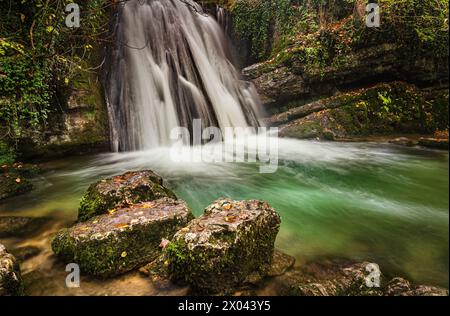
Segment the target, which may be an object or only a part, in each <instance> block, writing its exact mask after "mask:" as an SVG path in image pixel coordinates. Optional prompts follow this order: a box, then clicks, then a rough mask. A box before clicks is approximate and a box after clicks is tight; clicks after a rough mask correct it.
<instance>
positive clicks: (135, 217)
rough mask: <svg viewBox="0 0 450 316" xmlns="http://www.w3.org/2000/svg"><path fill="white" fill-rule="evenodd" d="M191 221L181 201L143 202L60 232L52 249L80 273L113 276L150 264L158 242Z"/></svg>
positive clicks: (154, 255) (155, 255)
mask: <svg viewBox="0 0 450 316" xmlns="http://www.w3.org/2000/svg"><path fill="white" fill-rule="evenodd" d="M192 218H193V215H192V213H191V211H190V210H189V209H188V207H187V205H186V204H185V203H184V202H183V201H175V200H173V199H169V198H163V199H159V200H155V201H152V202H144V203H140V204H136V205H132V206H130V207H128V208H123V209H118V210H117V211H111V212H110V214H106V215H101V216H97V217H94V218H92V219H90V220H88V221H86V222H83V223H79V224H77V225H75V226H73V227H71V228H68V229H65V230H62V231H61V232H59V233H58V235H57V236H56V237H55V239H54V240H53V242H52V249H53V252H54V253H55V254H56V255H57V256H59V257H60V258H62V259H63V260H64V261H65V262H74V263H78V264H79V265H80V268H81V271H82V273H87V274H91V275H96V276H100V277H109V276H114V275H117V274H121V273H124V272H127V271H130V270H132V269H134V268H137V267H139V266H142V265H144V264H146V263H148V262H150V261H152V260H154V259H155V258H156V257H157V256H158V255H160V253H161V249H160V243H161V240H162V239H164V238H167V239H170V238H172V237H173V235H174V234H175V233H176V232H177V231H178V230H180V229H181V228H183V227H184V226H186V224H187V223H188V222H189V221H190V220H191V219H192Z"/></svg>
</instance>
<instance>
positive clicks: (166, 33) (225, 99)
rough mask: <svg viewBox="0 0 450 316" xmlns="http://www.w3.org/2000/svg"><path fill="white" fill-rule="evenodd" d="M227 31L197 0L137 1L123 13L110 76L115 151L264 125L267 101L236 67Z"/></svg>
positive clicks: (125, 6)
mask: <svg viewBox="0 0 450 316" xmlns="http://www.w3.org/2000/svg"><path fill="white" fill-rule="evenodd" d="M230 59H231V57H230V53H229V47H228V43H227V39H226V36H225V34H224V32H223V30H222V28H221V27H220V25H219V24H218V23H217V22H216V21H215V20H214V19H213V18H212V17H210V16H208V15H206V14H204V13H203V11H202V8H201V6H199V5H198V4H197V3H195V2H194V1H191V0H183V1H182V0H146V1H142V0H141V1H138V0H131V1H127V2H126V3H124V4H123V5H122V6H121V8H120V10H119V17H118V21H117V23H116V45H115V47H114V48H113V49H112V52H111V58H110V60H109V64H108V66H107V71H106V81H105V87H106V99H107V103H108V107H109V114H110V123H111V124H110V125H111V139H112V143H113V149H114V150H115V151H117V150H125V151H130V150H143V149H151V148H155V147H159V146H167V145H170V144H172V143H173V141H172V140H171V139H170V132H171V131H172V129H174V128H176V127H178V126H183V127H188V128H190V129H192V121H193V119H202V122H203V127H210V126H217V127H219V128H221V129H223V128H225V127H247V126H256V125H258V124H259V123H258V120H257V115H256V113H257V109H258V108H259V99H258V95H257V93H256V90H255V89H254V87H253V86H252V85H251V84H249V83H247V82H244V81H242V80H241V79H240V77H239V74H238V72H237V71H236V69H235V68H234V66H233V64H232V63H231V61H230Z"/></svg>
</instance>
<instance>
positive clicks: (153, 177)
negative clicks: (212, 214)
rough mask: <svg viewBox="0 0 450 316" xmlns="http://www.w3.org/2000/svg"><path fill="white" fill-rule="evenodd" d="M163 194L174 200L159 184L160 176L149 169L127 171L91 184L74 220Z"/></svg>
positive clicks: (156, 197) (161, 183) (172, 194)
mask: <svg viewBox="0 0 450 316" xmlns="http://www.w3.org/2000/svg"><path fill="white" fill-rule="evenodd" d="M163 197H169V198H173V199H176V196H175V194H174V193H173V192H172V191H170V190H169V189H167V188H165V187H164V186H163V180H162V178H161V177H160V176H158V175H157V174H155V173H154V172H152V171H150V170H146V171H138V172H127V173H125V174H123V175H119V176H114V177H111V178H108V179H105V180H101V181H98V182H97V183H95V184H93V185H91V186H90V187H89V189H88V190H87V192H86V193H85V195H84V196H83V198H82V200H81V203H80V208H79V211H78V220H79V221H85V220H88V219H90V218H92V217H93V216H95V215H101V214H105V213H107V212H108V211H109V210H111V209H115V208H121V207H126V206H127V205H131V204H136V203H140V202H145V201H152V200H156V199H160V198H163Z"/></svg>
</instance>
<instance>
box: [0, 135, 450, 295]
mask: <svg viewBox="0 0 450 316" xmlns="http://www.w3.org/2000/svg"><path fill="white" fill-rule="evenodd" d="M279 155H280V166H279V168H278V171H277V172H276V173H274V174H261V173H259V166H258V164H257V163H248V164H247V163H240V164H237V163H219V164H208V163H175V162H173V161H171V159H170V150H169V149H164V148H160V149H155V150H152V151H146V152H134V153H122V154H103V155H97V156H90V157H82V158H71V159H64V161H54V162H50V163H48V164H47V166H46V167H47V168H48V170H49V171H47V172H46V173H45V174H44V175H42V177H40V178H39V179H37V180H36V182H35V186H36V189H35V190H34V191H32V192H30V193H29V194H27V195H23V196H20V197H17V198H14V199H10V200H7V201H4V202H2V203H1V204H0V215H27V216H49V217H51V218H53V219H54V221H53V224H52V225H50V226H49V227H48V228H47V230H46V231H44V232H43V233H41V234H39V235H37V236H35V237H33V238H31V239H16V240H7V241H5V243H6V244H7V245H9V246H11V247H14V246H18V245H27V244H39V245H40V246H42V247H44V248H45V249H46V251H45V252H44V253H45V256H40V257H38V258H35V259H32V260H30V261H29V262H25V263H24V265H23V268H22V269H24V272H25V273H29V272H32V271H33V270H35V269H37V268H42V267H45V266H49V265H52V266H53V267H54V266H55V264H56V267H57V268H58V269H64V267H63V266H58V264H57V263H55V260H54V258H53V256H52V255H51V252H50V250H49V246H48V244H49V240H50V238H51V235H52V234H53V233H54V231H55V230H56V229H59V228H60V227H63V226H67V225H69V224H70V223H71V222H72V221H73V220H75V219H76V216H77V207H78V203H79V200H80V197H81V195H82V194H83V192H84V191H85V190H86V188H87V187H88V185H89V184H90V183H92V182H94V181H96V180H97V179H100V178H102V177H106V176H110V175H115V174H120V173H122V172H124V171H128V170H139V169H146V168H149V169H152V170H154V171H156V172H157V173H159V174H160V175H161V176H163V178H164V179H165V183H166V185H167V186H168V187H170V188H171V189H173V190H174V191H175V193H176V194H177V195H178V196H179V198H181V199H183V200H185V201H186V202H187V203H188V204H189V206H190V207H191V208H192V210H193V211H194V213H195V214H196V215H200V214H201V213H202V210H203V208H204V207H206V206H207V205H208V204H210V203H211V202H212V201H214V200H215V199H217V198H219V197H230V198H233V199H263V200H267V201H268V202H269V203H270V204H271V205H272V206H273V207H274V208H275V209H276V210H277V211H278V212H279V213H280V214H281V216H282V225H281V231H280V233H279V235H278V239H277V247H278V248H279V249H281V250H283V251H284V252H286V253H288V254H290V255H293V256H295V257H296V258H297V265H301V264H302V263H304V262H305V261H308V260H319V259H320V258H323V257H343V258H349V259H355V260H368V261H373V262H377V263H378V264H380V266H381V268H382V271H383V272H384V273H386V274H390V275H399V276H404V277H407V278H409V279H411V280H412V281H415V282H418V283H425V284H433V285H441V286H445V287H448V266H449V253H448V251H449V248H448V242H449V240H448V239H449V231H448V224H449V218H448V214H449V196H448V187H449V170H448V162H449V161H448V153H447V152H441V151H432V150H423V149H414V148H411V149H409V148H403V147H397V146H394V145H388V144H375V143H326V142H313V141H298V140H290V139H281V140H280V151H279ZM52 269H53V270H52ZM52 269H50V270H47V271H46V275H45V276H44V277H42V276H41V278H40V279H39V280H41V281H39V282H41V284H42V286H40V287H39V289H40V290H39V291H36V292H34V293H33V294H42V293H44V294H50V293H51V292H52V289H51V288H48V289H47V290H46V289H45V282H51V279H52V273H53V272H52V271H54V269H55V268H52ZM55 273H56V272H55ZM58 275H59V276H60V278H61V280H59V281H58V282H59V284H60V288H59V289H60V290H61V291H62V292H61V293H60V294H67V293H66V292H67V290H64V288H63V285H62V284H63V280H64V279H63V276H64V273H63V272H62V273H61V272H60V271H59V272H58ZM42 280H43V281H42ZM53 281H54V280H53ZM120 282H122V283H120ZM120 282H119V283H116V284H114V286H111V287H107V286H106V287H104V286H102V287H99V286H97V287H96V286H92V290H91V289H88V290H85V292H81V293H82V294H96V295H101V294H110V295H112V294H123V293H125V294H128V292H123V291H122V292H120V291H119V292H117V291H115V290H113V289H117V286H120V284H127V283H126V282H127V281H123V280H122V281H120ZM123 282H125V283H123ZM132 284H134V286H135V287H145V290H142V289H141V290H139V291H132V292H131V294H136V293H138V294H158V292H155V291H154V290H152V291H150V290H148V288H147V287H148V285H144V284H146V283H145V282H143V281H142V280H140V281H139V282H135V283H133V282H132ZM130 286H131V285H126V286H125V287H130ZM42 288H44V289H42ZM58 293H59V292H58Z"/></svg>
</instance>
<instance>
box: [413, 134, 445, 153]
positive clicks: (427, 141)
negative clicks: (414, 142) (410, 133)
mask: <svg viewBox="0 0 450 316" xmlns="http://www.w3.org/2000/svg"><path fill="white" fill-rule="evenodd" d="M418 143H419V145H420V146H423V147H427V148H433V149H442V150H448V138H447V139H439V138H426V137H422V138H420V139H419V142H418Z"/></svg>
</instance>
